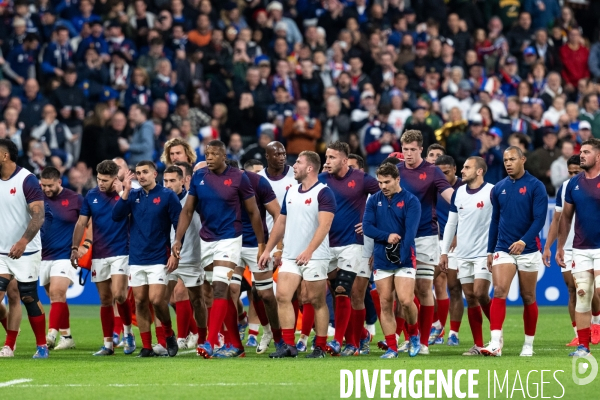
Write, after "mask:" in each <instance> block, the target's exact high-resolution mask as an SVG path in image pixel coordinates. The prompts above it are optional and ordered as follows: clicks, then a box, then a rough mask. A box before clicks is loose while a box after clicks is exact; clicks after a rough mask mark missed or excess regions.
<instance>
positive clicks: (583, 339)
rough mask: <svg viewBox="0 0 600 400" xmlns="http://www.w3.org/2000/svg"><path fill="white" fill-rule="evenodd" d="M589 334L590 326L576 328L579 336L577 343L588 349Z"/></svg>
mask: <svg viewBox="0 0 600 400" xmlns="http://www.w3.org/2000/svg"><path fill="white" fill-rule="evenodd" d="M590 335H591V329H590V328H585V329H578V330H577V338H579V344H580V345H583V346H585V348H586V349H588V350H589V349H590Z"/></svg>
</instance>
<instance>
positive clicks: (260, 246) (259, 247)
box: [256, 243, 267, 262]
mask: <svg viewBox="0 0 600 400" xmlns="http://www.w3.org/2000/svg"><path fill="white" fill-rule="evenodd" d="M266 248H267V246H266V245H265V244H264V243H259V244H258V253H257V254H256V262H258V260H260V256H261V255H262V253H264V252H265V249H266Z"/></svg>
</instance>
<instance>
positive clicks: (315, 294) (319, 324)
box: [258, 151, 336, 358]
mask: <svg viewBox="0 0 600 400" xmlns="http://www.w3.org/2000/svg"><path fill="white" fill-rule="evenodd" d="M320 167H321V160H320V158H319V155H318V154H317V153H315V152H312V151H303V152H301V153H300V155H299V156H298V159H297V160H296V163H295V164H294V178H295V179H296V180H297V181H298V182H300V185H296V186H293V187H291V188H290V189H289V190H288V191H287V193H286V194H285V197H284V199H283V204H282V206H281V214H280V216H279V218H278V219H277V221H276V222H275V225H274V227H273V230H272V231H271V236H270V237H269V242H268V243H267V246H266V248H265V249H264V251H263V252H262V253H261V256H260V260H259V262H258V264H259V268H262V269H265V268H267V266H268V263H269V261H270V259H271V251H272V250H273V249H274V248H275V246H276V244H277V243H279V242H280V241H281V240H282V239H283V255H282V264H281V267H279V278H278V281H277V304H278V314H279V322H280V324H281V328H282V332H283V342H282V343H279V344H277V350H276V351H275V352H274V353H271V354H270V355H269V357H271V358H284V357H296V356H297V354H298V350H297V349H296V346H295V335H294V332H295V325H296V320H295V318H294V317H295V314H294V307H293V305H292V298H293V296H294V293H296V290H297V289H298V286H299V285H300V283H301V281H302V280H304V281H305V282H306V285H305V288H306V293H304V295H305V296H306V298H307V299H308V300H309V301H310V303H311V304H312V306H313V309H314V311H315V333H316V339H315V347H314V350H313V352H312V353H311V354H308V355H307V356H306V357H307V358H323V357H324V356H325V354H326V353H325V348H326V346H327V328H328V323H329V309H328V308H327V303H326V299H325V296H326V294H325V293H326V288H327V267H328V265H329V260H330V259H331V255H330V252H329V238H328V235H329V230H330V229H331V223H332V221H333V217H334V214H335V212H336V203H335V196H334V194H333V192H332V191H331V189H329V188H328V187H327V186H325V185H324V184H322V183H320V182H319V179H318V175H319V169H320Z"/></svg>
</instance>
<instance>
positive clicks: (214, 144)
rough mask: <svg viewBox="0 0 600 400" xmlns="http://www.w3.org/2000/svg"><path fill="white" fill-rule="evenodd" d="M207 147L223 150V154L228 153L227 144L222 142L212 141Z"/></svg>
mask: <svg viewBox="0 0 600 400" xmlns="http://www.w3.org/2000/svg"><path fill="white" fill-rule="evenodd" d="M206 146H207V147H216V148H218V149H221V150H222V151H223V153H225V152H227V146H225V143H223V142H221V141H220V140H211V141H210V142H208V144H207V145H206Z"/></svg>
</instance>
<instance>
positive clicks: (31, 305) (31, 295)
mask: <svg viewBox="0 0 600 400" xmlns="http://www.w3.org/2000/svg"><path fill="white" fill-rule="evenodd" d="M17 287H18V288H19V293H20V295H21V301H22V302H23V304H24V305H25V308H26V309H27V315H29V316H30V317H38V316H40V315H42V314H43V313H42V310H41V308H40V306H39V304H38V303H39V300H40V298H39V297H38V292H37V282H17ZM25 298H28V299H27V300H28V301H25ZM29 299H32V301H29Z"/></svg>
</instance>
